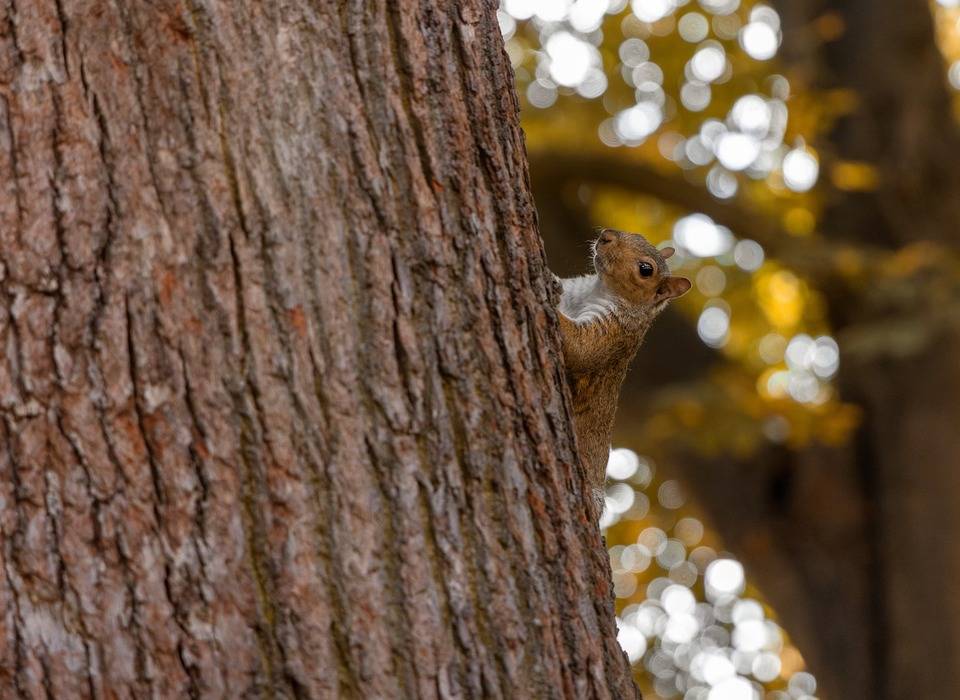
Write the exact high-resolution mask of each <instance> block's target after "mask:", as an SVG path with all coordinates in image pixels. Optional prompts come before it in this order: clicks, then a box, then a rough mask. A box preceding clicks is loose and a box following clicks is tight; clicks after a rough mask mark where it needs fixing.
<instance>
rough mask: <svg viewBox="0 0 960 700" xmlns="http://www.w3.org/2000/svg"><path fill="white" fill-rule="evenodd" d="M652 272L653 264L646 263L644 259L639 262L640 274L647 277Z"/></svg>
mask: <svg viewBox="0 0 960 700" xmlns="http://www.w3.org/2000/svg"><path fill="white" fill-rule="evenodd" d="M652 274H653V265H651V264H650V263H648V262H647V261H646V260H644V261H642V262H641V263H640V276H641V277H649V276H650V275H652Z"/></svg>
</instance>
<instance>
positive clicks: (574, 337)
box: [558, 313, 605, 374]
mask: <svg viewBox="0 0 960 700" xmlns="http://www.w3.org/2000/svg"><path fill="white" fill-rule="evenodd" d="M558 315H559V316H560V338H561V341H562V346H563V361H564V364H565V365H566V367H567V370H568V371H569V372H572V373H573V374H580V373H583V372H586V371H588V370H591V369H596V368H597V366H598V365H599V364H602V363H603V361H604V359H605V358H604V346H605V343H604V329H603V327H602V325H601V323H600V322H599V321H592V322H590V323H584V324H579V323H577V322H576V321H574V320H573V319H571V318H569V317H567V316H565V315H564V314H563V313H559V314H558Z"/></svg>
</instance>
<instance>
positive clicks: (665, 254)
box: [660, 246, 677, 260]
mask: <svg viewBox="0 0 960 700" xmlns="http://www.w3.org/2000/svg"><path fill="white" fill-rule="evenodd" d="M676 252H677V251H676V250H674V249H673V248H671V247H670V246H667V247H666V248H661V249H660V255H661V256H663V259H664V260H666V259H667V258H669V257H670V256H672V255H673V254H674V253H676Z"/></svg>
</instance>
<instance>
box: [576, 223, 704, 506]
mask: <svg viewBox="0 0 960 700" xmlns="http://www.w3.org/2000/svg"><path fill="white" fill-rule="evenodd" d="M673 252H674V250H673V248H664V249H663V250H657V249H656V248H655V247H654V246H653V245H651V244H650V243H649V242H647V240H646V239H645V238H643V236H640V235H639V234H631V233H624V232H622V231H616V230H614V229H604V230H603V231H601V233H600V235H599V237H598V238H597V239H596V240H595V241H594V243H593V264H594V268H595V269H596V273H595V274H592V275H584V276H582V277H574V278H569V279H561V280H559V282H560V284H561V286H562V290H563V291H562V293H561V296H560V304H559V306H558V307H557V310H558V311H559V312H560V313H559V320H560V335H561V339H562V343H563V357H564V364H565V365H566V372H567V381H568V384H569V386H570V391H571V394H572V397H573V417H574V427H575V430H576V435H577V444H578V446H579V449H580V455H581V457H582V458H583V461H584V466H585V467H586V469H587V477H588V479H589V482H590V486H591V487H592V488H593V489H594V492H595V493H598V492H600V490H601V489H602V487H603V482H604V476H605V474H606V466H607V459H608V457H609V451H610V438H611V435H612V433H613V422H614V418H615V416H616V412H617V400H618V398H619V396H620V386H621V385H622V384H623V380H624V378H625V377H626V375H627V369H628V368H629V366H630V362H631V361H632V360H633V358H634V356H635V355H636V354H637V350H639V349H640V345H641V344H642V343H643V338H644V336H645V335H646V333H647V329H649V327H650V324H651V323H652V322H653V320H654V319H655V318H656V317H657V316H658V315H659V314H660V312H661V311H663V309H664V308H666V306H667V304H668V303H669V302H670V300H671V299H673V298H675V297H678V296H680V295H681V294H684V293H685V292H686V291H687V290H688V289H690V281H689V280H687V279H686V278H683V277H675V276H672V275H671V274H670V271H669V269H668V268H667V263H666V259H667V258H669V257H670V256H671V255H672V254H673Z"/></svg>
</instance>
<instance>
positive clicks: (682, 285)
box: [657, 277, 693, 299]
mask: <svg viewBox="0 0 960 700" xmlns="http://www.w3.org/2000/svg"><path fill="white" fill-rule="evenodd" d="M692 286H693V285H691V284H690V280H688V279H687V278H686V277H667V278H666V279H665V280H663V282H661V283H660V288H659V289H657V296H658V297H660V298H661V299H675V298H676V297H679V296H682V295H684V294H686V293H687V292H688V291H690V287H692Z"/></svg>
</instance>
